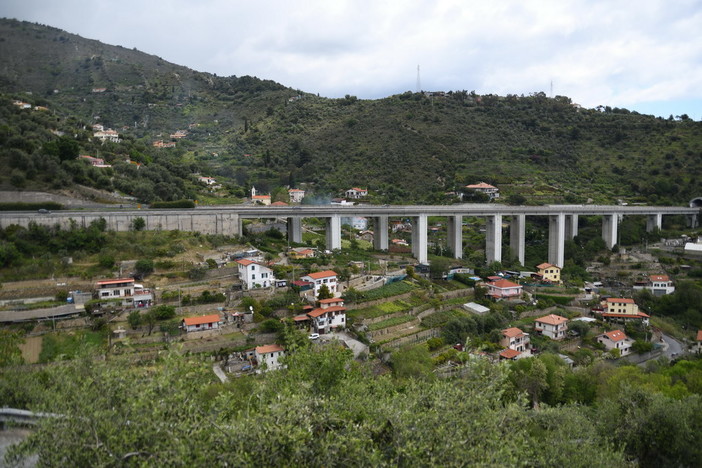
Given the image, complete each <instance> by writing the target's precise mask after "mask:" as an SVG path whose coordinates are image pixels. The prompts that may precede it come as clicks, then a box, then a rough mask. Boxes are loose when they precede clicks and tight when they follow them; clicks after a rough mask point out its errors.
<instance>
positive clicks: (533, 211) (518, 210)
mask: <svg viewBox="0 0 702 468" xmlns="http://www.w3.org/2000/svg"><path fill="white" fill-rule="evenodd" d="M691 205H693V204H692V203H691ZM699 213H700V207H699V205H697V206H694V207H689V208H688V207H674V206H619V205H617V206H608V205H545V206H508V205H498V204H464V205H438V206H421V205H419V206H412V205H382V206H381V205H359V206H356V205H354V206H340V205H299V206H297V205H296V206H284V207H272V206H236V205H234V206H221V207H198V208H193V209H174V210H171V209H169V210H165V209H162V210H155V209H154V210H152V209H142V210H134V209H110V208H105V209H101V210H85V211H83V210H75V211H63V210H62V211H56V212H52V213H39V212H2V213H0V227H2V228H5V227H7V226H9V225H11V224H17V225H20V226H25V227H26V226H28V225H29V223H30V222H35V223H37V224H42V225H51V226H53V225H55V224H59V225H60V226H62V227H69V226H70V225H71V223H72V222H75V223H76V224H77V225H78V226H88V225H89V224H90V223H91V222H92V221H94V220H97V219H99V218H104V219H105V220H106V222H107V226H108V228H109V229H112V230H116V231H127V230H129V229H130V227H131V224H132V220H133V219H134V218H137V217H141V218H143V219H144V221H145V222H146V226H145V229H147V230H159V229H163V230H176V229H177V230H181V231H199V232H202V233H205V234H224V235H230V236H232V235H241V234H242V220H243V219H256V218H263V219H265V218H274V219H275V218H286V219H287V229H288V239H290V241H291V242H302V218H324V219H326V223H327V229H326V235H327V239H326V241H327V248H328V249H329V250H334V249H340V248H341V218H342V217H351V216H363V217H366V218H370V219H372V220H373V223H374V233H375V237H374V247H375V248H376V249H378V250H387V249H388V227H389V226H388V220H389V218H391V217H396V218H409V219H410V220H411V224H412V253H413V254H414V256H415V257H416V258H417V260H418V261H419V262H420V263H427V229H428V225H427V218H428V217H429V216H441V217H446V218H447V220H448V222H447V226H448V246H449V248H450V249H451V251H453V252H454V253H455V256H456V258H460V257H461V256H462V254H463V237H462V221H463V217H464V216H476V217H484V218H486V248H485V251H486V257H487V262H488V263H490V262H493V261H499V260H500V259H501V258H502V225H503V220H505V221H506V220H507V219H509V224H510V239H509V241H510V242H509V245H510V250H511V253H512V255H513V256H514V257H515V258H517V259H518V260H519V262H520V263H522V264H524V250H525V243H524V237H525V225H526V222H525V221H526V217H527V216H547V217H548V219H549V237H548V262H549V263H551V264H554V265H558V266H563V263H564V246H565V241H566V239H572V238H573V237H575V236H576V235H577V234H578V216H580V215H584V216H591V215H599V216H602V238H603V239H604V241H605V244H606V245H607V247H608V248H612V247H613V246H614V245H615V244H616V243H617V229H618V225H619V220H620V219H621V217H623V216H632V215H638V216H646V219H647V223H646V228H647V230H648V231H652V230H654V229H656V228H658V229H660V228H661V225H662V220H663V216H664V215H685V216H687V218H688V222H689V225H690V226H693V227H694V226H696V225H697V218H698V215H699ZM71 220H73V221H71Z"/></svg>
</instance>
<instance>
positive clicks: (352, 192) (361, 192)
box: [346, 187, 368, 198]
mask: <svg viewBox="0 0 702 468" xmlns="http://www.w3.org/2000/svg"><path fill="white" fill-rule="evenodd" d="M367 196H368V189H363V188H358V187H353V188H350V189H349V190H347V191H346V198H363V197H367Z"/></svg>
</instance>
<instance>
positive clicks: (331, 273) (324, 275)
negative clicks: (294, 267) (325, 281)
mask: <svg viewBox="0 0 702 468" xmlns="http://www.w3.org/2000/svg"><path fill="white" fill-rule="evenodd" d="M332 276H337V273H336V272H335V271H333V270H325V271H318V272H316V273H308V274H306V275H305V276H303V278H304V277H309V278H312V279H315V280H318V279H322V278H331V277H332Z"/></svg>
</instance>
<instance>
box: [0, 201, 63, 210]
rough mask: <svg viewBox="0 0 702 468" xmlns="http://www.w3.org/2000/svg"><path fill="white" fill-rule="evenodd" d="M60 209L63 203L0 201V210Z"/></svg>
mask: <svg viewBox="0 0 702 468" xmlns="http://www.w3.org/2000/svg"><path fill="white" fill-rule="evenodd" d="M41 209H44V210H61V209H63V205H62V204H60V203H54V202H40V203H9V202H6V203H0V211H37V210H41Z"/></svg>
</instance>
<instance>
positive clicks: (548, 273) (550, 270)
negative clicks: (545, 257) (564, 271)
mask: <svg viewBox="0 0 702 468" xmlns="http://www.w3.org/2000/svg"><path fill="white" fill-rule="evenodd" d="M536 268H538V269H539V275H541V277H542V278H543V279H544V281H550V282H551V283H560V282H561V267H558V266H556V265H551V264H550V263H542V264H541V265H536Z"/></svg>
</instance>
